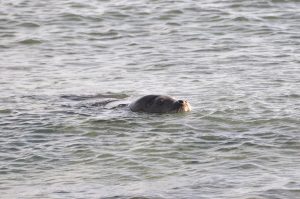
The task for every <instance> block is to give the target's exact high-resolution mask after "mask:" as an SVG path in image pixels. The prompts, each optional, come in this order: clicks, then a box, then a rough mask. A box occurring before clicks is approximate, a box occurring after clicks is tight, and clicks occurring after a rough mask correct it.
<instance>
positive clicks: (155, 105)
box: [129, 95, 192, 113]
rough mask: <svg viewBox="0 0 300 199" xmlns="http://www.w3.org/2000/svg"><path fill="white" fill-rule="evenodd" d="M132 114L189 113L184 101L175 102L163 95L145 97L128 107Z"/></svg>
mask: <svg viewBox="0 0 300 199" xmlns="http://www.w3.org/2000/svg"><path fill="white" fill-rule="evenodd" d="M129 108H130V110H131V111H133V112H148V113H179V112H188V111H191V110H192V108H191V105H190V104H189V103H188V102H187V101H186V100H176V99H174V98H172V97H169V96H165V95H146V96H144V97H141V98H140V99H138V100H136V101H135V102H133V103H131V104H130V105H129Z"/></svg>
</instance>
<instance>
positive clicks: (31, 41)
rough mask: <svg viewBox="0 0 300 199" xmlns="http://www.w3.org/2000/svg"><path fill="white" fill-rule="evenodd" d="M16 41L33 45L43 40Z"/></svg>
mask: <svg viewBox="0 0 300 199" xmlns="http://www.w3.org/2000/svg"><path fill="white" fill-rule="evenodd" d="M18 43H20V44H24V45H35V44H41V43H43V42H42V41H41V40H38V39H25V40H22V41H19V42H18Z"/></svg>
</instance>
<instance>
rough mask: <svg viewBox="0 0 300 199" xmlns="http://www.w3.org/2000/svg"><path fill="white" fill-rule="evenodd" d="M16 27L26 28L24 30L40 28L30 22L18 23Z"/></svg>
mask: <svg viewBox="0 0 300 199" xmlns="http://www.w3.org/2000/svg"><path fill="white" fill-rule="evenodd" d="M18 26H21V27H26V28H37V27H40V25H39V24H37V23H32V22H25V23H20V24H19V25H18Z"/></svg>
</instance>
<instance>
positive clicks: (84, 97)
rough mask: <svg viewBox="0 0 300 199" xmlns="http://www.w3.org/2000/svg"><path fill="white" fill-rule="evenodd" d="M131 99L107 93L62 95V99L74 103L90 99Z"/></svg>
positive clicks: (124, 95)
mask: <svg viewBox="0 0 300 199" xmlns="http://www.w3.org/2000/svg"><path fill="white" fill-rule="evenodd" d="M127 97H129V95H126V94H123V93H110V92H108V93H105V94H95V95H72V94H71V95H62V96H61V98H64V99H68V100H73V101H84V100H89V99H99V98H100V99H101V98H102V99H107V98H113V99H125V98H127Z"/></svg>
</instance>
